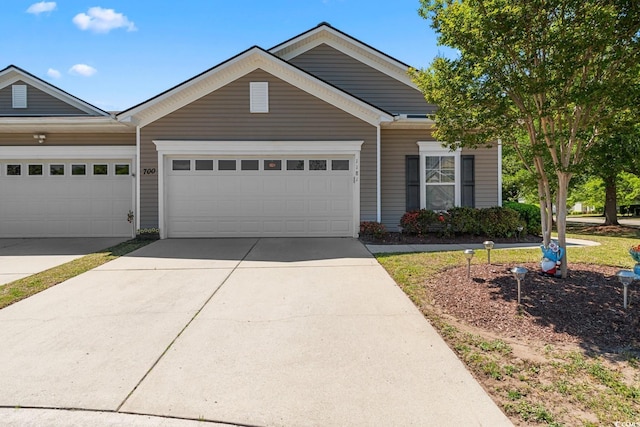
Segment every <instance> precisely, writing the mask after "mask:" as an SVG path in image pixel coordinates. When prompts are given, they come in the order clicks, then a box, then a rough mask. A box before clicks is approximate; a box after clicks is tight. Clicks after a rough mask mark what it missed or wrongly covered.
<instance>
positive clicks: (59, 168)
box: [49, 165, 64, 176]
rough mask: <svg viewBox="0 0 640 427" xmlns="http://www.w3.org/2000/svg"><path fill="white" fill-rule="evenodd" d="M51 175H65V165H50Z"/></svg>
mask: <svg viewBox="0 0 640 427" xmlns="http://www.w3.org/2000/svg"><path fill="white" fill-rule="evenodd" d="M49 175H58V176H60V175H64V165H49Z"/></svg>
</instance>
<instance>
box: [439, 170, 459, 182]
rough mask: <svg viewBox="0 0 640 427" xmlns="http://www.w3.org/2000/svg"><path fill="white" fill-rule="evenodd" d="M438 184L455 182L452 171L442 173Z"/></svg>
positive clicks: (454, 175)
mask: <svg viewBox="0 0 640 427" xmlns="http://www.w3.org/2000/svg"><path fill="white" fill-rule="evenodd" d="M440 182H456V174H455V172H454V171H448V170H447V171H442V174H441V175H440Z"/></svg>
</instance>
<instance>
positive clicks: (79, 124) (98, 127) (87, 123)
mask: <svg viewBox="0 0 640 427" xmlns="http://www.w3.org/2000/svg"><path fill="white" fill-rule="evenodd" d="M0 126H1V127H2V131H3V132H7V133H18V132H69V133H78V132H108V133H134V132H135V128H133V127H130V126H127V125H125V124H123V123H119V122H118V121H116V120H115V119H113V118H112V117H90V116H86V117H19V116H11V117H0Z"/></svg>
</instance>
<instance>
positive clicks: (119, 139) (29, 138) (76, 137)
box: [0, 127, 136, 146]
mask: <svg viewBox="0 0 640 427" xmlns="http://www.w3.org/2000/svg"><path fill="white" fill-rule="evenodd" d="M45 128H46V127H45ZM40 130H42V129H40ZM45 131H46V129H45ZM46 134H47V140H46V141H45V143H44V144H43V145H45V146H54V145H102V146H104V145H136V134H135V133H124V134H123V133H96V134H92V133H78V134H75V133H73V134H70V133H50V132H46ZM10 145H15V146H29V145H34V146H35V145H40V144H38V141H36V140H35V139H33V133H28V134H25V133H16V134H6V133H0V146H10Z"/></svg>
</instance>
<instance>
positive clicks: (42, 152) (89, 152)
mask: <svg viewBox="0 0 640 427" xmlns="http://www.w3.org/2000/svg"><path fill="white" fill-rule="evenodd" d="M135 159H136V147H135V146H86V145H82V146H77V145H76V146H46V145H45V146H43V145H38V146H30V147H19V146H5V147H2V149H1V150H0V165H2V166H3V168H4V167H5V166H6V164H8V163H7V162H17V163H16V164H22V163H24V164H25V165H26V163H25V162H35V163H39V164H41V165H42V166H43V167H47V166H51V165H52V164H53V163H51V161H56V162H61V164H62V165H63V167H65V166H66V167H69V168H70V163H69V162H70V161H77V162H81V163H83V164H85V165H86V164H89V163H90V162H94V161H96V162H105V163H106V162H109V163H108V164H113V165H115V164H117V163H119V162H122V163H123V164H125V163H126V164H127V165H128V167H129V170H128V173H127V175H129V178H130V186H131V189H130V194H131V201H130V206H131V208H132V210H133V212H134V215H135V212H136V203H135V202H136V197H135V180H134V179H133V178H134V177H135V165H136V161H135ZM67 163H69V164H67ZM24 167H26V166H24ZM66 167H65V169H66ZM65 169H63V170H65ZM4 173H6V171H4V172H3V170H0V176H4ZM69 173H70V172H66V173H64V175H65V176H64V177H60V178H65V177H68V174H69ZM112 173H115V172H113V171H112V172H109V175H110V176H111V174H112ZM47 177H48V174H47V173H43V176H42V177H35V178H29V179H34V180H39V179H46V178H47ZM124 178H126V177H125V176H122V179H124ZM54 179H59V178H58V177H56V178H54ZM42 182H43V183H44V181H42ZM47 182H48V181H47ZM101 219H102V218H101ZM67 231H69V230H67ZM112 231H113V230H112ZM121 231H122V230H121ZM72 232H75V231H72ZM83 233H86V230H84V231H83ZM118 233H119V234H118V236H121V235H122V236H123V237H126V236H130V237H133V236H134V235H135V232H134V231H133V228H132V229H131V231H130V232H128V233H127V234H126V235H124V234H121V232H118ZM84 235H85V234H82V236H84ZM100 236H102V234H101V235H100ZM65 237H75V235H74V236H66V235H65ZM78 237H79V236H78Z"/></svg>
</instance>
